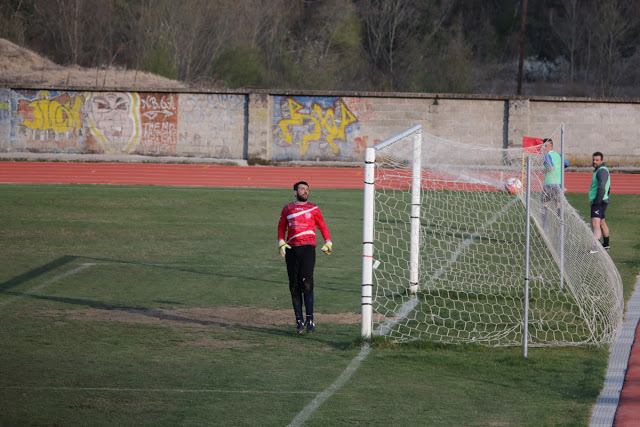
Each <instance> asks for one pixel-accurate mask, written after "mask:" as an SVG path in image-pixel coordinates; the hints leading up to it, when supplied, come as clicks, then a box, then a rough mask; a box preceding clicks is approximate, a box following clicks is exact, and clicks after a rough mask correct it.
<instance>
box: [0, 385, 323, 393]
mask: <svg viewBox="0 0 640 427" xmlns="http://www.w3.org/2000/svg"><path fill="white" fill-rule="evenodd" d="M0 390H34V391H38V390H42V391H47V390H54V391H108V392H136V393H139V392H143V393H231V394H234V393H235V394H318V392H317V391H277V390H210V389H181V388H119V387H20V386H16V387H0Z"/></svg>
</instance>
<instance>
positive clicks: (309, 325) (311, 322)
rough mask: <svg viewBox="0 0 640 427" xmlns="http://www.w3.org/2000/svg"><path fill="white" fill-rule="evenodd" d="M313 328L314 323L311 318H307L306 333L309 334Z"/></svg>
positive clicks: (314, 326) (314, 327)
mask: <svg viewBox="0 0 640 427" xmlns="http://www.w3.org/2000/svg"><path fill="white" fill-rule="evenodd" d="M315 330H316V324H315V323H313V320H307V333H308V334H310V333H311V332H313V331H315Z"/></svg>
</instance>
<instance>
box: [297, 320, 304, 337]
mask: <svg viewBox="0 0 640 427" xmlns="http://www.w3.org/2000/svg"><path fill="white" fill-rule="evenodd" d="M302 332H304V322H303V321H302V320H298V321H297V322H296V334H301V333H302Z"/></svg>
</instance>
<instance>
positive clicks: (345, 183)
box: [0, 161, 640, 427]
mask: <svg viewBox="0 0 640 427" xmlns="http://www.w3.org/2000/svg"><path fill="white" fill-rule="evenodd" d="M592 176H593V174H591V173H577V172H573V173H567V174H566V175H565V181H566V182H565V187H566V188H567V191H568V192H572V193H586V192H587V191H588V189H589V186H590V185H591V178H592ZM301 180H304V181H307V182H309V184H310V185H311V187H312V188H351V189H358V188H363V186H364V171H363V168H327V167H272V166H219V165H195V164H158V163H58V162H12V161H0V183H40V184H111V185H176V186H206V187H273V188H289V187H291V186H292V185H293V183H294V182H296V181H301ZM611 188H612V192H613V193H614V194H640V174H611ZM638 420H640V326H637V327H636V336H635V341H634V344H633V346H632V350H631V354H630V357H629V365H628V370H627V374H626V376H625V381H624V385H623V389H622V392H621V393H620V400H619V403H618V409H617V412H616V418H615V422H614V425H615V426H617V427H618V426H624V427H626V426H638V425H640V422H639V421H638Z"/></svg>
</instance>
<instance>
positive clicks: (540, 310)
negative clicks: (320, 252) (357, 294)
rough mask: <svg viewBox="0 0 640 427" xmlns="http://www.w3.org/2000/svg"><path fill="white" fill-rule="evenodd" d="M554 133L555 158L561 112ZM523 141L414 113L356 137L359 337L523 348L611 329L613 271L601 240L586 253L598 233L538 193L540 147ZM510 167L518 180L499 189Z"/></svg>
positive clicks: (591, 340)
mask: <svg viewBox="0 0 640 427" xmlns="http://www.w3.org/2000/svg"><path fill="white" fill-rule="evenodd" d="M560 136H561V141H560V142H561V144H560V145H561V147H559V148H560V149H561V150H560V151H561V159H562V161H564V136H565V135H564V124H562V126H561V135H560ZM523 148H524V147H509V148H497V147H488V146H481V145H471V144H466V143H462V142H457V141H451V140H446V139H443V138H439V137H437V136H434V135H431V134H429V133H425V132H423V128H422V126H421V125H415V126H413V127H411V128H409V129H406V130H404V131H403V132H401V133H398V134H396V135H393V136H391V137H389V138H387V139H385V140H384V141H382V142H380V143H378V144H375V145H373V146H372V147H368V148H367V149H366V151H365V165H364V212H363V219H364V220H363V250H362V255H363V258H362V295H361V297H362V300H361V303H362V307H361V310H362V324H361V336H362V337H363V338H364V339H371V338H372V336H385V337H387V338H388V339H391V340H394V341H406V340H413V339H429V340H435V341H437V342H443V343H458V342H475V343H481V344H486V345H489V346H504V345H517V344H518V343H522V344H523V346H524V348H525V357H526V354H527V353H526V352H527V347H528V345H529V344H530V345H533V346H548V345H584V344H596V345H602V344H607V343H610V342H612V341H613V339H614V338H615V336H616V334H617V332H618V329H619V326H620V324H621V321H622V313H623V310H624V300H623V298H622V283H621V280H620V275H619V273H618V271H617V269H616V267H615V265H614V264H613V262H612V260H611V258H610V257H609V255H608V254H607V253H606V252H605V251H604V250H602V251H600V252H599V253H598V254H596V255H593V254H590V253H592V251H591V250H590V249H589V248H593V247H594V245H598V244H599V242H598V241H597V239H595V237H594V235H593V233H592V232H591V230H590V228H589V227H588V225H587V224H586V223H585V222H584V220H582V218H581V216H580V215H579V213H578V212H577V211H576V210H575V209H574V208H573V207H572V206H571V205H570V204H569V203H568V201H567V200H566V198H565V197H564V196H563V195H561V196H560V198H559V199H555V200H557V203H558V205H557V206H556V204H552V205H551V206H549V204H548V203H547V204H546V205H545V203H546V201H545V202H543V201H542V200H545V197H546V196H545V195H547V194H549V193H548V191H549V190H548V189H547V187H545V185H547V184H544V183H543V180H544V177H545V176H548V175H547V168H546V166H545V163H544V161H543V160H544V151H543V152H538V151H536V152H532V151H527V150H524V149H523ZM423 151H424V152H425V153H424V154H423V153H422V152H423ZM530 162H531V163H530ZM525 164H526V171H525ZM530 167H531V169H530ZM514 177H518V178H519V179H521V180H522V181H523V182H522V184H523V186H522V187H523V188H522V191H520V192H517V191H516V192H515V193H514V192H513V191H512V189H511V188H509V191H506V190H507V188H506V187H505V184H506V182H507V181H508V180H509V179H512V178H514ZM563 187H564V171H563V173H562V176H561V189H563ZM561 194H563V193H561ZM547 200H548V199H547ZM556 208H557V209H556ZM556 210H557V215H556ZM568 237H569V238H568ZM530 253H531V260H530ZM530 264H531V265H532V271H531V273H530V272H529V265H530ZM374 329H375V330H374ZM518 337H520V338H518Z"/></svg>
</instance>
